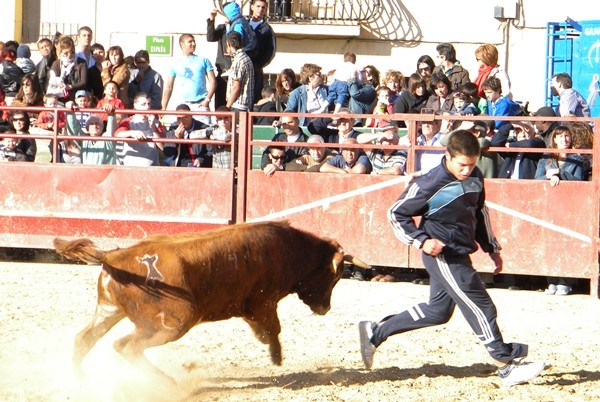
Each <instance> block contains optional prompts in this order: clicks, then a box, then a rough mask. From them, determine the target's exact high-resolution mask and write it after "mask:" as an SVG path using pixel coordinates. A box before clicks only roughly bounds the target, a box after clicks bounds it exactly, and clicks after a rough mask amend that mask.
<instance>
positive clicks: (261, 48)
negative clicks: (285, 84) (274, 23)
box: [248, 0, 277, 103]
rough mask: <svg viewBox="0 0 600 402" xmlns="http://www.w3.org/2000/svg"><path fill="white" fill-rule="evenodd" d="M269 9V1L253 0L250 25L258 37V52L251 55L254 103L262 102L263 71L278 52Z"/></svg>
mask: <svg viewBox="0 0 600 402" xmlns="http://www.w3.org/2000/svg"><path fill="white" fill-rule="evenodd" d="M268 8H269V3H268V2H267V0H252V1H251V2H250V10H251V11H252V15H251V16H250V18H249V19H248V23H249V24H250V27H251V28H252V29H253V30H254V35H255V36H256V50H255V51H254V52H252V53H251V54H250V55H249V56H250V60H252V66H253V67H254V101H253V103H256V102H258V101H259V100H260V96H261V95H260V94H261V91H262V88H263V86H264V73H263V69H264V68H265V67H267V66H268V65H269V64H270V63H271V60H273V58H274V57H275V54H276V52H277V42H276V39H275V32H273V28H271V25H269V23H268V22H267V20H266V18H265V15H266V13H267V11H268Z"/></svg>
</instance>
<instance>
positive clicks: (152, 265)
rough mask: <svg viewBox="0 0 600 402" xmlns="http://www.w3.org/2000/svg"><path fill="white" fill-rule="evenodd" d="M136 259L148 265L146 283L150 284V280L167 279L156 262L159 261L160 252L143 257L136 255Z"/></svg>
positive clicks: (162, 280) (161, 280)
mask: <svg viewBox="0 0 600 402" xmlns="http://www.w3.org/2000/svg"><path fill="white" fill-rule="evenodd" d="M135 259H136V260H137V261H138V262H141V263H143V264H146V266H147V267H148V275H146V282H145V283H146V285H147V284H148V282H149V281H160V282H164V281H165V280H164V279H163V276H162V274H161V273H160V271H159V270H158V268H157V267H156V262H157V261H158V254H154V255H148V254H146V255H144V256H143V257H141V258H140V257H135Z"/></svg>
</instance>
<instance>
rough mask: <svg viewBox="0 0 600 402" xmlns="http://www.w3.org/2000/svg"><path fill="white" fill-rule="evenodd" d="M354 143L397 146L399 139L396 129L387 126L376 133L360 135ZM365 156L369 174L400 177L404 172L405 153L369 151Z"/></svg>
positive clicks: (388, 149) (398, 151) (392, 150)
mask: <svg viewBox="0 0 600 402" xmlns="http://www.w3.org/2000/svg"><path fill="white" fill-rule="evenodd" d="M356 141H357V142H358V143H359V144H380V145H394V146H397V145H398V143H399V141H400V139H399V137H398V128H397V127H396V126H394V125H389V126H386V127H384V128H382V129H381V131H379V132H377V133H361V134H359V136H358V138H357V139H356ZM367 156H368V158H369V161H371V165H372V166H373V171H372V172H371V174H377V175H397V176H398V175H402V174H405V170H406V157H407V154H406V151H404V150H400V149H390V148H386V149H375V148H372V149H369V150H367Z"/></svg>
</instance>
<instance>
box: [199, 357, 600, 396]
mask: <svg viewBox="0 0 600 402" xmlns="http://www.w3.org/2000/svg"><path fill="white" fill-rule="evenodd" d="M495 373H496V367H495V366H494V365H492V364H483V363H478V364H473V365H471V366H463V367H457V366H448V365H444V364H426V365H424V366H422V367H419V368H410V369H401V368H398V367H389V368H383V369H377V370H371V371H367V370H362V369H343V368H342V369H340V368H337V369H326V368H322V369H320V370H317V371H315V372H304V373H290V374H284V375H280V376H264V377H263V376H258V377H240V378H233V377H229V378H228V377H221V378H213V379H210V378H207V379H206V381H207V382H208V383H210V382H214V383H227V382H229V381H231V382H234V383H235V384H232V386H227V385H225V384H223V386H215V387H202V388H198V389H196V391H194V392H193V393H192V395H201V394H206V393H207V392H212V391H218V392H223V391H227V390H236V389H237V390H239V389H265V388H270V387H281V388H288V389H292V390H300V389H305V388H311V387H318V386H328V385H334V386H351V385H365V384H369V383H374V382H380V381H405V380H411V379H412V380H415V379H417V378H419V377H422V376H426V377H428V378H436V377H454V378H457V379H462V378H468V377H480V378H481V377H492V378H493V376H495ZM540 378H542V379H545V380H546V384H561V385H570V384H575V383H584V382H594V381H598V380H600V372H598V371H587V370H579V371H576V372H564V373H552V374H544V373H542V374H541V376H540ZM240 382H247V383H249V384H248V385H246V386H241V387H240Z"/></svg>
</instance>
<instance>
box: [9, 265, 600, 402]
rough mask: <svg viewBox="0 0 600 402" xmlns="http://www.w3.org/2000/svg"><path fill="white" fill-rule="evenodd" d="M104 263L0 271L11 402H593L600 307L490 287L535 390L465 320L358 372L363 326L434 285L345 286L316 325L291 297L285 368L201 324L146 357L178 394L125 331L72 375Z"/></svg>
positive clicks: (406, 342) (598, 389)
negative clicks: (496, 359)
mask: <svg viewBox="0 0 600 402" xmlns="http://www.w3.org/2000/svg"><path fill="white" fill-rule="evenodd" d="M98 273H99V267H97V266H83V265H60V264H25V263H0V306H1V310H0V400H2V401H86V402H88V401H174V400H181V401H267V400H270V401H302V402H304V401H401V400H403V401H596V400H599V399H600V362H599V361H598V356H599V355H598V340H599V339H600V325H599V321H600V314H599V313H598V311H599V307H600V301H599V300H597V299H594V298H592V297H591V296H586V295H572V296H567V297H562V298H561V297H558V296H546V295H543V294H541V293H539V292H533V291H508V290H505V289H490V294H491V295H492V298H493V299H494V301H495V302H496V305H497V307H498V311H499V324H500V327H501V328H502V330H503V334H504V337H505V339H506V340H507V341H513V340H514V341H518V342H524V343H528V344H529V345H530V360H543V361H545V362H546V364H547V365H548V367H547V369H546V370H545V371H544V372H543V374H542V375H541V376H540V377H539V378H537V379H535V380H534V381H532V382H531V383H530V384H524V385H519V386H515V387H512V388H505V387H502V386H501V385H500V381H499V379H498V378H497V377H496V376H495V368H494V366H493V365H492V364H490V359H489V358H488V355H487V353H486V352H485V348H484V347H483V346H482V345H480V344H479V343H478V341H477V339H476V337H475V336H474V335H473V334H472V333H471V331H470V329H469V327H468V326H467V324H466V322H465V321H464V319H463V318H462V316H461V315H460V313H459V312H457V313H456V314H455V315H454V317H453V318H452V320H451V321H450V322H449V323H448V324H446V325H444V326H440V327H437V328H428V329H424V330H420V331H415V332H412V333H406V334H402V335H397V336H394V337H391V338H390V339H388V341H387V342H385V343H384V344H383V345H382V346H381V347H380V348H379V349H378V351H377V353H376V355H375V364H374V367H373V370H371V371H367V370H364V369H363V365H362V361H361V358H360V352H359V343H358V330H357V326H356V324H357V322H358V321H359V320H363V319H372V320H377V319H381V318H383V317H384V316H385V315H387V314H389V313H394V312H398V311H400V310H403V309H404V308H405V307H408V306H410V305H412V304H415V303H417V302H419V301H422V300H425V299H426V298H427V296H428V291H429V287H428V286H421V285H413V284H411V283H379V282H377V283H373V282H359V281H355V280H349V279H343V280H342V281H341V282H340V283H339V284H338V285H337V287H336V288H335V289H334V293H333V300H332V309H331V311H330V312H329V313H328V314H327V315H325V316H314V315H312V314H311V311H310V310H309V308H308V307H307V306H305V305H304V304H303V303H302V302H301V301H300V300H299V299H298V298H297V297H296V296H295V295H294V296H289V297H287V298H286V299H284V300H282V301H281V302H280V304H279V316H280V319H281V323H282V328H283V330H282V334H281V337H280V339H281V343H282V346H283V352H284V363H283V366H281V367H277V366H273V365H271V363H270V359H269V356H268V351H267V348H266V346H264V345H262V344H261V343H259V342H258V341H257V340H256V339H255V338H254V337H253V335H252V334H251V331H250V329H249V328H248V327H247V325H246V324H245V323H244V322H243V321H241V320H239V319H232V320H229V321H223V322H217V323H207V324H202V325H199V326H197V327H195V328H194V329H193V330H192V331H190V332H189V333H188V334H187V335H186V336H185V337H184V338H182V339H180V340H179V341H177V342H175V343H172V344H168V345H164V346H161V347H158V348H154V349H151V350H149V351H147V356H148V358H149V360H150V361H151V362H152V363H153V364H155V365H156V366H158V367H160V368H161V369H162V370H163V371H164V372H166V373H168V374H169V375H170V376H172V377H173V378H174V379H175V380H176V382H177V384H178V385H177V388H176V389H175V388H174V387H169V386H168V385H167V384H164V383H161V382H157V381H149V380H148V378H147V377H146V376H145V375H144V373H142V372H140V371H138V370H136V369H135V368H134V367H132V366H130V365H129V364H127V363H126V362H124V361H123V359H122V358H121V357H120V356H119V355H118V354H117V353H116V352H115V351H114V350H113V349H112V343H113V342H114V340H115V339H117V338H119V337H120V336H122V335H124V334H125V333H127V331H128V330H129V329H130V328H131V323H129V322H122V323H120V324H119V325H117V326H116V327H115V328H114V329H113V330H112V331H111V332H109V333H108V334H107V336H106V337H105V338H103V339H102V340H101V341H100V342H99V343H98V344H97V345H96V346H95V347H94V349H92V351H91V353H90V354H89V355H88V357H87V358H86V360H85V363H84V371H85V374H86V375H85V376H84V378H82V379H79V380H76V379H75V377H74V376H73V374H72V372H71V364H70V363H71V353H72V344H73V338H74V336H75V334H76V333H77V332H79V331H80V330H81V329H82V328H83V327H84V326H85V325H86V324H87V323H88V321H89V320H90V319H91V317H92V315H93V312H94V308H95V303H96V294H95V286H96V278H97V276H98Z"/></svg>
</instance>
